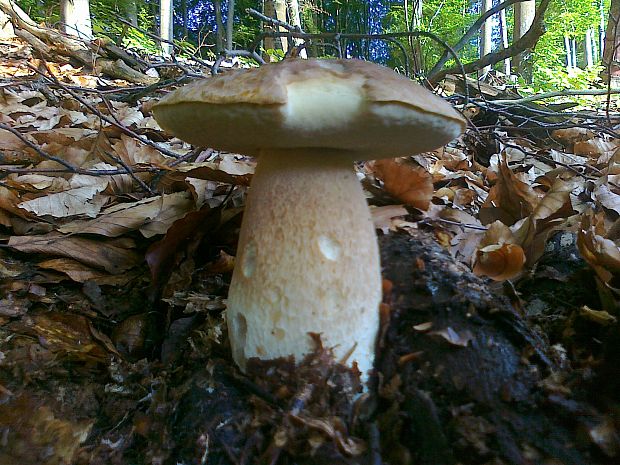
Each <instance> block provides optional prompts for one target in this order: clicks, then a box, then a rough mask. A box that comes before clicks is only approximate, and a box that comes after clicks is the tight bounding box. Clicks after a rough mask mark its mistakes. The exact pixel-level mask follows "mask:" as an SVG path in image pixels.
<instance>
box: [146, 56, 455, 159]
mask: <svg viewBox="0 0 620 465" xmlns="http://www.w3.org/2000/svg"><path fill="white" fill-rule="evenodd" d="M153 112H154V114H155V117H156V119H157V121H158V122H159V124H160V125H161V126H162V127H163V128H164V129H166V130H167V131H169V132H171V133H173V134H175V135H176V136H177V137H179V138H180V139H183V140H185V141H187V142H190V143H192V144H194V145H197V146H209V147H212V148H216V149H219V150H227V151H231V152H237V153H243V154H247V155H258V154H259V153H260V152H261V151H263V150H269V149H295V148H328V149H333V150H338V151H340V150H342V151H343V155H345V156H347V157H348V158H350V159H351V160H364V159H378V158H394V157H399V156H406V155H411V154H415V153H419V152H423V151H427V150H433V149H435V148H437V147H440V146H442V145H445V144H446V143H448V142H449V141H450V140H452V139H454V138H455V137H457V136H458V135H459V134H460V133H461V132H462V131H463V129H464V127H465V120H464V119H463V117H462V116H461V115H460V114H459V113H458V112H457V111H456V110H454V109H453V108H452V106H450V105H449V104H448V103H446V102H445V101H443V100H442V99H441V98H439V97H437V96H436V95H434V94H433V93H431V92H430V91H428V90H427V89H425V88H424V87H422V86H420V85H418V84H416V83H415V82H413V81H411V80H410V79H408V78H406V77H404V76H401V75H399V74H397V73H395V72H393V71H392V70H391V69H389V68H386V67H383V66H379V65H376V64H373V63H370V62H366V61H360V60H301V59H291V60H284V61H282V62H280V63H275V64H267V65H263V66H261V67H260V68H251V69H240V70H235V71H231V72H227V73H225V74H221V75H217V76H215V77H212V78H208V79H202V80H199V81H196V82H194V83H192V84H189V85H187V86H185V87H182V88H180V89H178V90H177V91H175V92H172V93H171V94H169V95H167V96H166V97H164V98H163V99H161V100H160V101H159V102H158V103H157V104H156V105H155V106H154V107H153Z"/></svg>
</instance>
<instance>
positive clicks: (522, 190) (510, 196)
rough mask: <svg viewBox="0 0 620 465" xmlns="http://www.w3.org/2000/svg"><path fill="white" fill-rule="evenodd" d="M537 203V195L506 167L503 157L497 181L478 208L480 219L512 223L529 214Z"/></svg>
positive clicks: (485, 222)
mask: <svg viewBox="0 0 620 465" xmlns="http://www.w3.org/2000/svg"><path fill="white" fill-rule="evenodd" d="M537 204H538V195H537V194H536V192H534V190H533V189H532V188H531V187H530V186H529V184H527V183H525V182H523V181H522V180H521V179H519V177H518V176H517V175H516V174H515V173H514V172H513V171H512V170H511V169H510V168H509V167H508V165H507V164H506V160H505V158H504V159H502V161H501V162H500V164H499V175H498V177H497V182H496V183H495V185H494V186H493V187H492V188H491V191H490V192H489V195H488V197H487V199H486V200H485V202H484V204H483V205H482V207H481V208H480V221H482V223H483V224H489V223H492V222H494V221H496V220H500V221H501V222H502V223H504V224H507V225H509V226H510V225H512V224H514V223H516V222H517V221H519V220H520V219H522V218H525V217H527V216H529V215H530V214H531V213H532V212H533V211H534V208H535V206H536V205H537Z"/></svg>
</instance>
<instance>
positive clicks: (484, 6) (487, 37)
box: [480, 0, 493, 73]
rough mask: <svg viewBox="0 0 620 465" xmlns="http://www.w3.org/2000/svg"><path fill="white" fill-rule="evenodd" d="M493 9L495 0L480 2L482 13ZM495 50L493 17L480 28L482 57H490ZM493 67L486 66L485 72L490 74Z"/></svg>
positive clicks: (482, 0)
mask: <svg viewBox="0 0 620 465" xmlns="http://www.w3.org/2000/svg"><path fill="white" fill-rule="evenodd" d="M491 8H493V0H481V1H480V13H485V12H487V11H489V10H490V9H491ZM492 50H493V17H492V16H491V17H490V18H488V19H487V20H486V21H485V22H484V24H483V25H482V28H480V56H481V57H483V56H485V55H488V54H489V53H491V51H492ZM490 70H491V66H486V67H485V68H484V72H485V73H488V72H489V71H490Z"/></svg>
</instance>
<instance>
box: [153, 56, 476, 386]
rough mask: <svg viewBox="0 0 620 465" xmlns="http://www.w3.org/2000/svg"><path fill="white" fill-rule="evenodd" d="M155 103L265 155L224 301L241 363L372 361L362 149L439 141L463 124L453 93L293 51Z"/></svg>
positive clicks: (205, 138)
mask: <svg viewBox="0 0 620 465" xmlns="http://www.w3.org/2000/svg"><path fill="white" fill-rule="evenodd" d="M153 113H154V115H155V118H156V120H157V121H158V123H159V124H160V125H161V126H162V128H164V129H165V130H167V131H169V132H171V133H172V134H175V135H176V136H177V137H179V138H181V139H183V140H185V141H187V142H190V143H192V144H195V145H203V146H209V147H213V148H216V149H220V150H227V151H231V152H237V153H242V154H246V155H254V156H259V163H258V165H257V169H256V173H255V175H254V177H253V179H252V184H251V187H250V192H249V195H248V198H247V204H246V209H245V213H244V218H243V224H242V227H241V232H240V237H239V244H238V252H237V261H236V265H235V269H234V272H233V276H232V282H231V285H230V291H229V295H228V305H227V321H228V330H229V339H230V342H231V346H232V354H233V358H234V360H235V362H236V363H237V364H238V365H239V367H240V368H241V369H242V370H244V369H245V366H246V362H247V360H248V359H249V358H251V357H258V358H260V359H273V358H278V357H287V356H291V355H293V356H294V357H295V358H296V360H298V361H299V360H301V358H302V357H303V356H304V355H305V354H308V353H309V352H311V351H312V350H313V348H314V341H313V339H312V337H311V336H310V333H319V334H320V336H321V340H322V342H323V344H324V345H326V346H327V347H332V348H333V350H334V354H335V356H336V358H338V359H340V360H341V361H343V362H345V363H347V364H348V365H352V364H353V362H355V363H356V364H357V367H358V369H359V370H360V372H361V374H362V380H367V379H368V375H369V373H370V371H371V370H372V367H373V361H374V353H375V343H376V338H377V333H378V329H379V310H378V308H379V303H380V301H381V270H380V264H379V251H378V245H377V239H376V235H375V230H374V227H373V223H372V220H371V215H370V211H369V208H368V205H367V203H366V199H365V197H364V193H363V191H362V188H361V186H360V183H359V181H358V180H357V177H356V174H355V171H354V166H353V161H355V160H371V159H379V158H394V157H402V156H407V155H411V154H415V153H419V152H423V151H427V150H433V149H436V148H438V147H440V146H442V145H444V144H446V143H447V142H449V141H450V140H452V139H454V138H455V137H457V136H458V135H459V134H460V133H461V132H462V131H463V129H464V127H465V121H464V119H463V118H462V116H461V115H460V114H459V113H458V112H456V111H455V110H454V109H453V108H452V107H451V106H450V105H449V104H448V103H446V102H444V101H443V100H442V99H441V98H439V97H437V96H435V95H434V94H432V93H431V92H429V91H428V90H426V89H424V88H423V87H422V86H420V85H418V84H416V83H414V82H412V81H411V80H409V79H408V78H406V77H404V76H401V75H399V74H397V73H395V72H393V71H392V70H390V69H388V68H385V67H383V66H379V65H376V64H373V63H369V62H365V61H360V60H284V61H282V62H280V63H276V64H267V65H263V66H261V67H260V68H252V69H240V70H236V71H232V72H227V73H225V74H222V75H218V76H215V77H212V78H209V79H204V80H200V81H196V82H194V83H192V84H188V85H187V86H185V87H182V88H180V89H178V90H176V91H175V92H172V93H171V94H169V95H167V96H166V97H164V98H163V99H161V100H160V101H159V102H158V103H157V104H156V105H155V106H154V107H153Z"/></svg>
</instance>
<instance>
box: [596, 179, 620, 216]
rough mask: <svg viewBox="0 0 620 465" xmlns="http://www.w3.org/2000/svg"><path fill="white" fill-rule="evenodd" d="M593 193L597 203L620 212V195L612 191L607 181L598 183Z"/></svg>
mask: <svg viewBox="0 0 620 465" xmlns="http://www.w3.org/2000/svg"><path fill="white" fill-rule="evenodd" d="M593 195H594V199H595V200H596V202H597V203H599V204H600V205H602V206H603V207H605V208H607V209H609V210H613V211H615V212H616V213H618V214H620V195H618V194H615V193H613V192H611V190H610V189H609V185H608V184H607V183H601V184H600V185H598V186H597V187H596V189H595V190H594V192H593Z"/></svg>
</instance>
